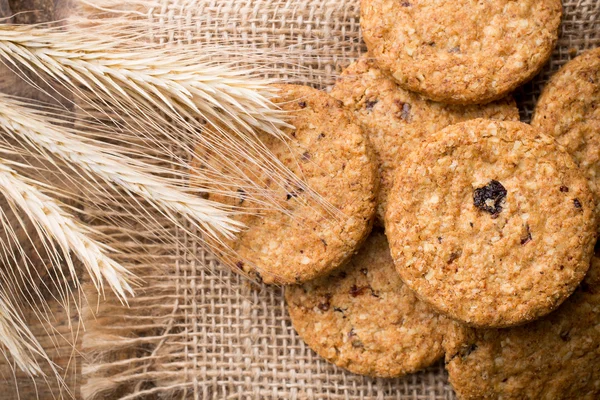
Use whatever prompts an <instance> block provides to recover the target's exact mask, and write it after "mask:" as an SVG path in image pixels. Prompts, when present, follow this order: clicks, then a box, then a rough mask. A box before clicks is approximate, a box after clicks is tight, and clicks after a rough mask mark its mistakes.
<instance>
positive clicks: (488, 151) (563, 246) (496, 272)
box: [385, 119, 596, 327]
mask: <svg viewBox="0 0 600 400" xmlns="http://www.w3.org/2000/svg"><path fill="white" fill-rule="evenodd" d="M394 180H395V183H394V187H393V189H392V191H391V192H390V196H389V198H388V209H387V212H386V218H385V226H386V233H387V235H388V238H389V239H390V247H391V251H392V256H393V257H394V262H395V263H396V268H397V270H398V272H399V273H400V275H401V276H402V280H403V281H404V282H405V283H406V284H407V285H408V286H409V287H410V288H412V289H413V290H414V291H415V292H416V293H417V295H419V296H420V297H421V298H422V299H423V300H425V301H427V302H429V303H431V304H432V305H433V306H435V307H436V308H437V309H438V310H439V311H441V312H443V313H445V314H447V315H449V316H451V317H453V318H456V319H457V320H460V321H463V322H465V323H467V324H470V325H473V326H479V327H504V326H511V325H516V324H521V323H525V322H527V321H531V320H533V319H536V318H539V317H541V316H543V315H545V314H547V313H549V312H550V311H552V310H553V309H555V308H556V307H558V305H559V304H560V303H562V302H563V301H564V300H565V299H566V298H567V297H568V296H569V295H570V294H571V293H572V292H573V290H575V288H576V287H577V285H578V284H579V283H580V281H581V280H582V279H583V277H584V276H585V273H586V271H587V269H588V267H589V265H590V258H591V256H592V252H593V246H594V242H595V238H596V221H595V214H594V212H593V208H594V203H593V198H592V195H591V193H590V190H589V188H588V185H587V181H586V179H585V178H584V177H583V175H582V173H581V172H580V171H579V169H578V168H577V167H576V166H575V164H574V162H573V160H572V158H571V157H570V156H569V155H568V154H567V153H566V152H564V150H562V149H561V148H560V147H559V146H558V145H556V143H555V141H554V140H553V139H552V138H550V137H549V136H546V135H544V134H542V133H540V132H539V131H538V130H536V129H534V128H532V127H531V126H529V125H527V124H524V123H521V122H513V121H491V120H483V119H476V120H471V121H467V122H463V123H460V124H456V125H453V126H450V127H448V128H446V129H443V130H441V131H440V132H438V133H437V134H435V135H432V136H431V138H430V140H428V142H427V143H426V144H425V145H423V146H422V147H420V148H418V149H416V150H415V151H414V152H412V153H411V154H410V155H409V156H408V157H407V158H406V160H405V161H404V162H403V163H402V164H401V165H400V166H399V168H398V172H397V174H396V176H395V178H394Z"/></svg>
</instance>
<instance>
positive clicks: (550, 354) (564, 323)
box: [445, 255, 600, 400]
mask: <svg viewBox="0 0 600 400" xmlns="http://www.w3.org/2000/svg"><path fill="white" fill-rule="evenodd" d="M467 337H469V340H468V341H466V342H463V343H460V344H457V345H453V346H452V347H451V348H449V347H447V350H448V352H447V353H446V367H447V369H448V372H449V374H450V383H451V384H452V386H454V389H455V390H456V392H457V394H458V396H459V397H460V398H461V399H499V398H502V399H515V400H517V399H519V400H521V399H536V400H537V399H545V400H559V399H582V400H595V399H598V398H600V368H599V367H598V366H599V365H600V255H596V256H595V257H594V258H593V260H592V266H591V267H590V270H589V272H588V275H587V276H586V278H585V279H584V281H583V282H582V284H581V285H580V286H579V288H578V289H577V290H576V291H575V293H574V294H573V295H572V296H571V297H570V298H569V299H567V300H566V301H565V302H564V304H562V305H561V306H560V307H559V308H558V310H556V311H555V312H553V313H551V314H550V315H548V316H546V317H544V318H542V319H540V320H538V321H535V322H532V323H531V324H527V325H524V326H520V327H516V328H508V329H500V330H472V331H471V332H470V334H469V335H467ZM463 339H464V338H463ZM445 345H446V343H445Z"/></svg>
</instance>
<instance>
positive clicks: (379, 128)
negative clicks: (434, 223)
mask: <svg viewBox="0 0 600 400" xmlns="http://www.w3.org/2000/svg"><path fill="white" fill-rule="evenodd" d="M331 95H332V96H333V97H335V98H336V99H338V100H340V101H342V102H343V103H344V106H345V107H346V108H348V109H349V110H350V111H352V112H353V113H354V115H355V116H356V118H357V119H358V121H359V122H360V123H361V124H362V126H363V129H364V130H365V132H366V134H367V136H368V137H369V140H370V142H371V144H372V146H373V149H374V150H375V153H376V157H377V159H378V164H379V176H380V179H381V181H380V184H379V198H378V207H377V217H378V219H379V222H380V223H382V222H383V215H384V214H385V205H386V198H387V195H388V192H389V191H390V189H391V188H392V178H393V176H394V170H395V167H396V165H397V164H398V163H399V162H400V161H401V160H402V158H403V157H404V156H405V155H406V154H407V153H408V152H410V151H412V150H413V149H414V148H415V147H417V146H420V145H421V142H422V141H423V140H425V139H426V138H427V137H428V136H429V135H431V134H433V133H436V132H438V131H439V130H441V129H442V128H445V127H446V126H449V125H453V124H456V123H458V122H462V121H467V120H469V119H474V118H488V119H500V120H515V121H518V120H519V110H518V109H517V106H516V104H515V102H514V100H513V99H512V97H507V98H504V99H502V100H499V101H497V102H493V103H489V104H487V105H484V106H479V105H473V106H460V105H447V104H443V103H436V102H433V101H430V100H427V99H425V98H423V97H422V96H420V95H418V94H416V93H412V92H408V91H406V90H404V89H402V88H400V87H399V86H398V85H397V84H396V82H395V81H394V80H393V79H392V78H391V77H390V76H389V75H388V74H386V73H384V72H383V71H381V70H380V69H379V68H377V66H376V65H375V64H374V62H373V61H372V60H371V59H370V58H368V57H363V58H361V59H359V60H358V61H356V62H354V63H353V64H351V65H350V66H349V67H348V68H346V70H344V72H343V73H342V75H341V77H340V79H338V81H337V83H336V85H335V86H334V88H333V90H332V91H331Z"/></svg>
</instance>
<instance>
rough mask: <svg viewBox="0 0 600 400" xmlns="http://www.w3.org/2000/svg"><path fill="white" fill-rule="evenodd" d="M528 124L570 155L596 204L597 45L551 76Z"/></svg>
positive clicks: (599, 132)
mask: <svg viewBox="0 0 600 400" xmlns="http://www.w3.org/2000/svg"><path fill="white" fill-rule="evenodd" d="M531 124H532V125H533V126H535V127H538V128H540V129H542V130H543V131H544V132H545V133H546V134H548V135H552V136H554V137H555V138H556V140H557V141H558V143H560V144H561V145H563V146H564V147H565V148H566V149H567V151H568V152H569V153H570V154H571V155H572V156H573V158H574V159H575V162H576V163H577V164H578V165H579V167H580V168H581V169H582V170H583V171H584V173H585V174H586V176H587V178H588V180H589V183H590V187H591V189H592V193H594V195H595V198H596V206H597V207H600V48H598V49H594V50H590V51H588V52H586V53H584V54H582V55H581V56H579V57H577V58H575V59H574V60H572V61H571V62H569V63H567V64H566V65H565V66H564V67H563V68H562V69H561V70H560V71H559V72H558V73H557V74H556V75H554V76H553V77H552V79H551V80H550V82H549V83H548V84H547V85H546V87H545V88H544V90H543V91H542V95H541V96H540V99H539V101H538V103H537V105H536V108H535V113H534V116H533V120H532V122H531Z"/></svg>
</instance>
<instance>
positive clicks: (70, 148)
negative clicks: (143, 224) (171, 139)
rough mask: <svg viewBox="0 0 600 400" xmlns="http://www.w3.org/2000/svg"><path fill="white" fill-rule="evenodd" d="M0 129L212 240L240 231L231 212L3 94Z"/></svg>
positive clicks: (0, 97)
mask: <svg viewBox="0 0 600 400" xmlns="http://www.w3.org/2000/svg"><path fill="white" fill-rule="evenodd" d="M0 128H2V129H3V130H4V131H5V132H6V133H7V134H9V135H11V136H12V137H13V138H14V139H15V140H22V141H25V142H26V143H27V144H29V145H32V146H33V147H34V148H36V149H37V150H39V151H40V152H41V153H44V152H50V153H52V154H54V155H55V156H58V157H60V158H62V159H63V160H64V161H66V164H67V165H69V166H71V165H76V166H78V167H80V168H81V169H83V170H85V171H86V172H87V173H89V174H91V175H93V176H95V177H99V178H101V179H103V180H104V181H105V182H108V183H110V184H115V185H118V186H119V187H121V188H123V189H125V190H126V191H128V192H130V193H132V194H136V195H138V196H140V197H141V198H143V199H144V200H146V201H148V202H149V203H150V204H152V205H153V206H154V207H156V208H158V209H160V210H161V211H162V212H163V213H165V215H167V216H169V219H170V220H171V221H172V222H175V223H178V222H177V219H176V216H175V215H173V213H176V214H179V215H183V216H184V217H185V218H186V219H187V220H188V221H189V222H190V223H192V224H193V225H194V226H197V227H198V228H199V229H200V230H201V232H204V233H206V234H208V235H210V236H211V237H212V238H213V239H215V240H219V239H220V238H222V237H225V238H231V237H232V236H233V234H234V233H236V232H237V231H238V230H239V228H240V227H241V226H242V225H241V224H240V223H239V222H237V221H235V220H233V219H231V218H230V216H229V215H230V214H231V211H232V210H231V209H228V208H227V207H225V206H223V205H222V204H219V203H215V202H212V201H209V200H206V199H203V198H201V197H199V196H194V195H192V194H189V193H187V192H185V191H183V190H181V189H180V188H179V187H177V186H174V185H172V184H170V183H169V182H168V181H167V180H166V179H163V178H161V177H159V176H156V175H153V174H149V173H147V172H145V171H148V170H150V167H149V166H148V165H145V164H144V163H142V162H140V161H138V160H135V159H132V158H129V157H127V156H125V155H123V154H119V153H117V152H116V151H114V149H110V148H108V146H105V145H103V144H102V143H99V142H93V141H90V140H85V138H82V137H81V135H76V134H75V133H73V132H70V129H68V128H65V127H58V126H54V125H52V124H50V123H48V122H47V121H46V120H45V119H44V118H43V116H42V115H39V114H38V113H36V112H35V111H34V110H32V109H30V108H27V107H24V106H23V105H22V104H21V103H20V102H19V101H16V100H13V99H11V98H10V97H8V96H6V95H2V94H0ZM91 184H93V183H91Z"/></svg>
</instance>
